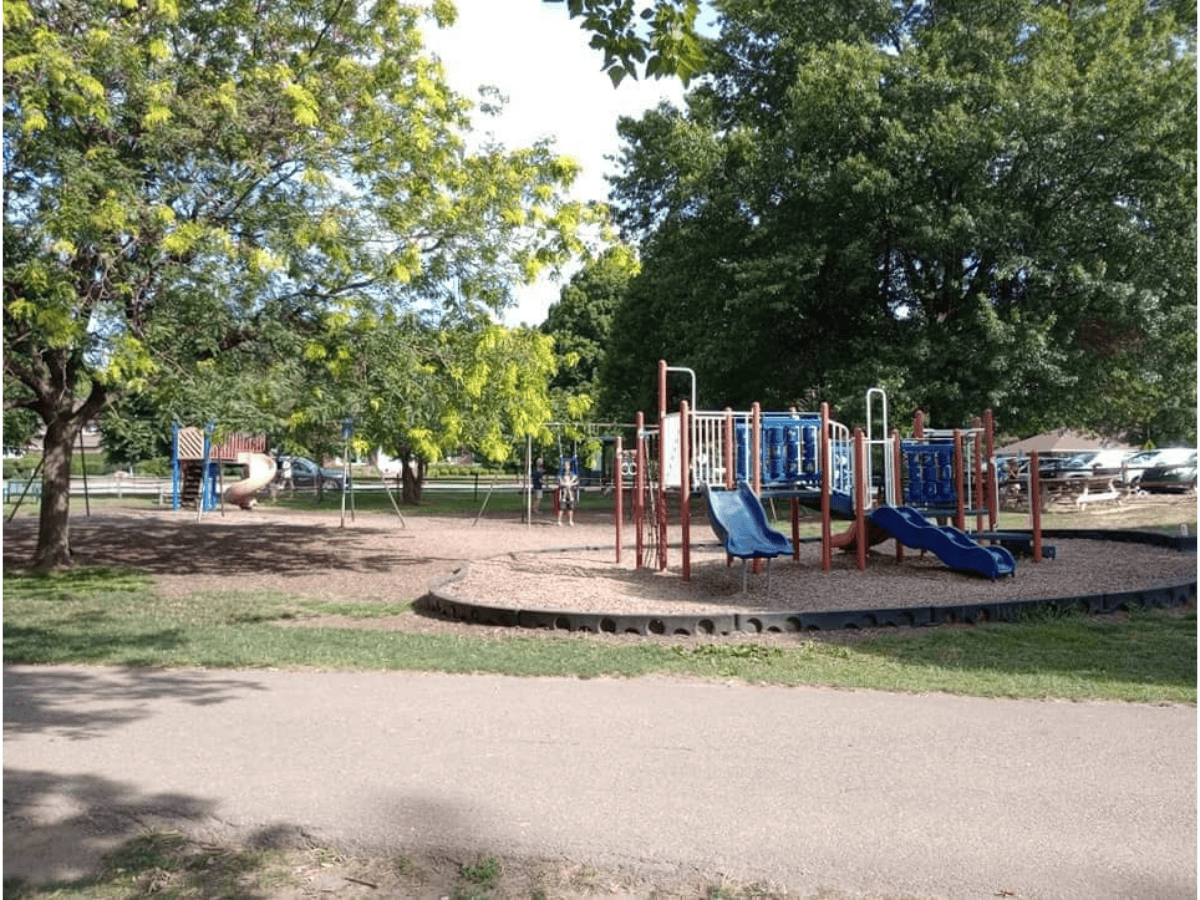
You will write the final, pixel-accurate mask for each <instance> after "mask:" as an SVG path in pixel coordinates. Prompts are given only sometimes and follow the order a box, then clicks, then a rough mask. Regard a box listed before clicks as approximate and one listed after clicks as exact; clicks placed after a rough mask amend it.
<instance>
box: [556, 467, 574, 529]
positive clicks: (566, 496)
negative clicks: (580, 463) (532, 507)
mask: <svg viewBox="0 0 1200 900" xmlns="http://www.w3.org/2000/svg"><path fill="white" fill-rule="evenodd" d="M578 501H579V476H578V475H576V474H575V467H574V464H573V463H569V462H568V463H564V464H563V471H562V475H560V476H559V478H558V524H559V526H560V527H561V526H562V517H563V513H564V512H565V513H566V514H567V524H568V525H570V526H572V527H574V525H575V504H576V503H577V502H578Z"/></svg>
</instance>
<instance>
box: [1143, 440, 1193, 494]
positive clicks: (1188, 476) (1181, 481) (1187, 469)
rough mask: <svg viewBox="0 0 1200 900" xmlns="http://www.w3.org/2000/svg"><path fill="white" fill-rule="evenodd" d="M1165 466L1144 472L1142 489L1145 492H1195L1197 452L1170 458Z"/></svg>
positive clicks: (1158, 462)
mask: <svg viewBox="0 0 1200 900" xmlns="http://www.w3.org/2000/svg"><path fill="white" fill-rule="evenodd" d="M1168 459H1169V460H1171V461H1168V462H1166V463H1165V464H1163V463H1162V462H1161V461H1156V465H1154V466H1153V467H1151V468H1149V469H1146V470H1145V471H1143V472H1142V478H1141V481H1140V487H1141V489H1142V490H1143V491H1194V490H1195V489H1196V451H1195V450H1192V451H1190V452H1189V453H1188V454H1187V455H1186V456H1183V457H1179V456H1174V457H1168Z"/></svg>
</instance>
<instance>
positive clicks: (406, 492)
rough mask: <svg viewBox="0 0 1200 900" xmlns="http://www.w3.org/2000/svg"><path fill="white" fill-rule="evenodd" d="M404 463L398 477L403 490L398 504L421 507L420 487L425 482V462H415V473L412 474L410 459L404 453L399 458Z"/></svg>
mask: <svg viewBox="0 0 1200 900" xmlns="http://www.w3.org/2000/svg"><path fill="white" fill-rule="evenodd" d="M401 460H402V461H403V463H404V466H403V468H401V470H400V475H401V478H402V483H403V490H402V491H401V494H400V502H401V503H404V504H405V505H407V506H420V505H421V485H422V483H424V481H425V462H424V460H417V471H416V473H415V474H414V473H413V469H412V466H411V465H410V463H411V461H412V460H411V457H410V456H409V455H408V454H407V453H406V454H404V455H403V456H402V457H401Z"/></svg>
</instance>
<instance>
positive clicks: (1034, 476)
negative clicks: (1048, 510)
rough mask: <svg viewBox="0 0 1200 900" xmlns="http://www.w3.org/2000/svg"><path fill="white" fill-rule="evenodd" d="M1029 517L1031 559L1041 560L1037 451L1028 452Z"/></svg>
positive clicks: (1040, 494)
mask: <svg viewBox="0 0 1200 900" xmlns="http://www.w3.org/2000/svg"><path fill="white" fill-rule="evenodd" d="M1029 517H1030V524H1031V525H1032V527H1033V561H1034V562H1041V561H1042V485H1041V482H1040V481H1039V480H1038V452H1037V451H1036V450H1031V451H1030V453H1029Z"/></svg>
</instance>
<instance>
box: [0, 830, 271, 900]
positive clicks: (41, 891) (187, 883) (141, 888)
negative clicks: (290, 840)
mask: <svg viewBox="0 0 1200 900" xmlns="http://www.w3.org/2000/svg"><path fill="white" fill-rule="evenodd" d="M292 880H294V879H293V878H292V875H291V873H290V872H289V871H288V870H287V868H286V867H285V866H284V863H283V854H282V853H280V852H277V851H269V850H258V849H232V848H223V847H222V848H217V847H212V848H204V847H200V846H197V845H196V844H194V843H192V842H191V841H189V840H187V839H186V838H184V837H183V835H181V834H179V833H178V832H173V831H148V832H146V833H144V834H142V835H141V836H139V837H136V838H133V839H132V840H129V841H126V842H125V843H123V844H122V845H121V846H120V847H118V848H117V849H116V850H115V851H113V852H112V853H110V854H109V855H108V856H106V857H105V860H104V865H103V867H102V869H101V870H100V871H99V872H97V873H96V874H95V875H93V876H91V877H87V878H81V879H78V880H75V881H70V882H58V883H50V884H40V885H31V884H27V883H24V882H22V881H20V880H19V879H10V878H6V879H5V880H4V896H5V897H6V898H9V900H35V898H47V900H48V898H51V897H53V898H56V900H137V898H150V897H154V898H159V900H186V898H191V897H213V898H216V897H230V898H232V897H256V896H261V895H260V894H259V893H258V892H257V891H256V890H254V888H256V887H258V886H268V885H270V886H278V885H282V884H286V883H289V881H292Z"/></svg>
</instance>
